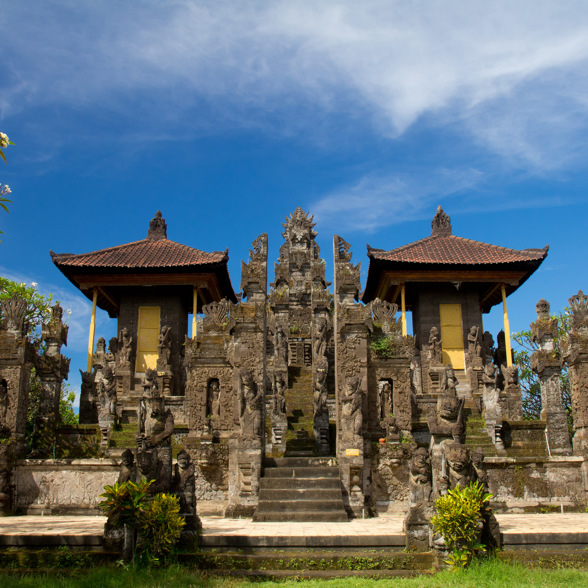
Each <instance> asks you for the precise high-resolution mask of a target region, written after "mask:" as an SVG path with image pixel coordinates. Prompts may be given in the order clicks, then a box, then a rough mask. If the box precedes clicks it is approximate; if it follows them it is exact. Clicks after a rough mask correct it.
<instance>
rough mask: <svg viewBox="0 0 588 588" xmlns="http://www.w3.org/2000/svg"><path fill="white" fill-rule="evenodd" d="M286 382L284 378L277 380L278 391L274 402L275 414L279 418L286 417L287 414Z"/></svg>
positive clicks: (276, 390)
mask: <svg viewBox="0 0 588 588" xmlns="http://www.w3.org/2000/svg"><path fill="white" fill-rule="evenodd" d="M285 390H286V382H285V381H284V378H283V377H282V376H278V377H277V378H276V389H275V394H274V402H273V406H272V409H273V413H274V414H275V415H277V416H285V414H286V396H285V394H284V393H285Z"/></svg>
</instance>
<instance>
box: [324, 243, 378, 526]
mask: <svg viewBox="0 0 588 588" xmlns="http://www.w3.org/2000/svg"><path fill="white" fill-rule="evenodd" d="M351 256H352V254H351V252H350V251H349V244H348V243H347V242H346V241H344V240H343V239H341V237H339V236H338V235H335V236H334V237H333V257H334V261H335V275H334V289H335V318H334V331H335V392H336V403H337V457H338V458H339V464H340V467H341V482H342V484H343V489H344V492H343V495H344V499H345V502H346V507H347V508H348V509H349V510H350V511H351V512H352V513H353V514H355V515H359V516H360V515H361V514H362V509H364V508H365V505H366V497H367V496H369V482H370V477H369V472H370V451H371V446H370V443H369V442H365V440H364V424H365V422H367V419H366V418H365V415H366V414H367V413H366V411H367V386H368V335H369V329H370V327H371V325H372V321H371V312H370V309H369V308H367V307H364V306H362V305H360V304H357V303H356V302H355V301H356V300H357V299H358V296H359V289H360V268H361V264H357V265H356V266H354V265H353V264H352V263H351ZM366 450H367V452H366Z"/></svg>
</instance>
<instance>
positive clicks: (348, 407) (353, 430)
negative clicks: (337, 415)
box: [341, 376, 363, 442]
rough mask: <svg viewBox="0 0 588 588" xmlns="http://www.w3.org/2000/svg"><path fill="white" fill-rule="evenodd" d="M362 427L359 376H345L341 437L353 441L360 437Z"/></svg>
mask: <svg viewBox="0 0 588 588" xmlns="http://www.w3.org/2000/svg"><path fill="white" fill-rule="evenodd" d="M362 427H363V414H362V391H361V378H358V377H356V376H352V377H350V378H347V381H346V382H345V389H344V393H343V397H342V398H341V429H342V437H343V439H346V440H348V441H350V442H351V441H355V440H357V438H358V437H361V432H362Z"/></svg>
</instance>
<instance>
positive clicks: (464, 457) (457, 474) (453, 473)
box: [438, 443, 476, 496]
mask: <svg viewBox="0 0 588 588" xmlns="http://www.w3.org/2000/svg"><path fill="white" fill-rule="evenodd" d="M443 449H444V451H443V459H444V462H445V464H446V467H445V468H442V470H441V472H440V474H439V481H438V489H439V494H440V495H441V496H443V495H445V494H447V491H448V490H453V489H454V488H455V487H456V486H457V485H458V484H459V487H460V488H465V487H466V486H467V485H468V484H470V483H471V482H474V481H475V480H476V473H475V470H474V468H473V466H472V462H471V459H470V452H469V450H468V448H467V447H466V446H465V445H462V444H461V443H450V444H448V445H445V446H444V447H443ZM444 469H445V471H443V470H444Z"/></svg>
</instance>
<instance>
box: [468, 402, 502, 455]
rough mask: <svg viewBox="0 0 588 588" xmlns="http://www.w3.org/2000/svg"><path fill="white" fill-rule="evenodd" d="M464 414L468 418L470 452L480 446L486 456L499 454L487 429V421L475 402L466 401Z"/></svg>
mask: <svg viewBox="0 0 588 588" xmlns="http://www.w3.org/2000/svg"><path fill="white" fill-rule="evenodd" d="M464 416H465V418H466V434H465V444H466V446H467V448H468V449H469V450H470V452H472V451H474V449H477V448H478V447H479V448H480V449H481V450H482V451H483V452H484V455H485V456H486V457H494V456H496V455H498V451H497V450H496V447H495V446H494V443H492V439H491V438H490V435H489V434H488V430H487V429H486V422H485V421H484V419H483V418H482V415H481V414H480V411H479V410H478V408H477V407H476V406H475V405H474V404H473V403H470V402H466V407H465V408H464Z"/></svg>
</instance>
